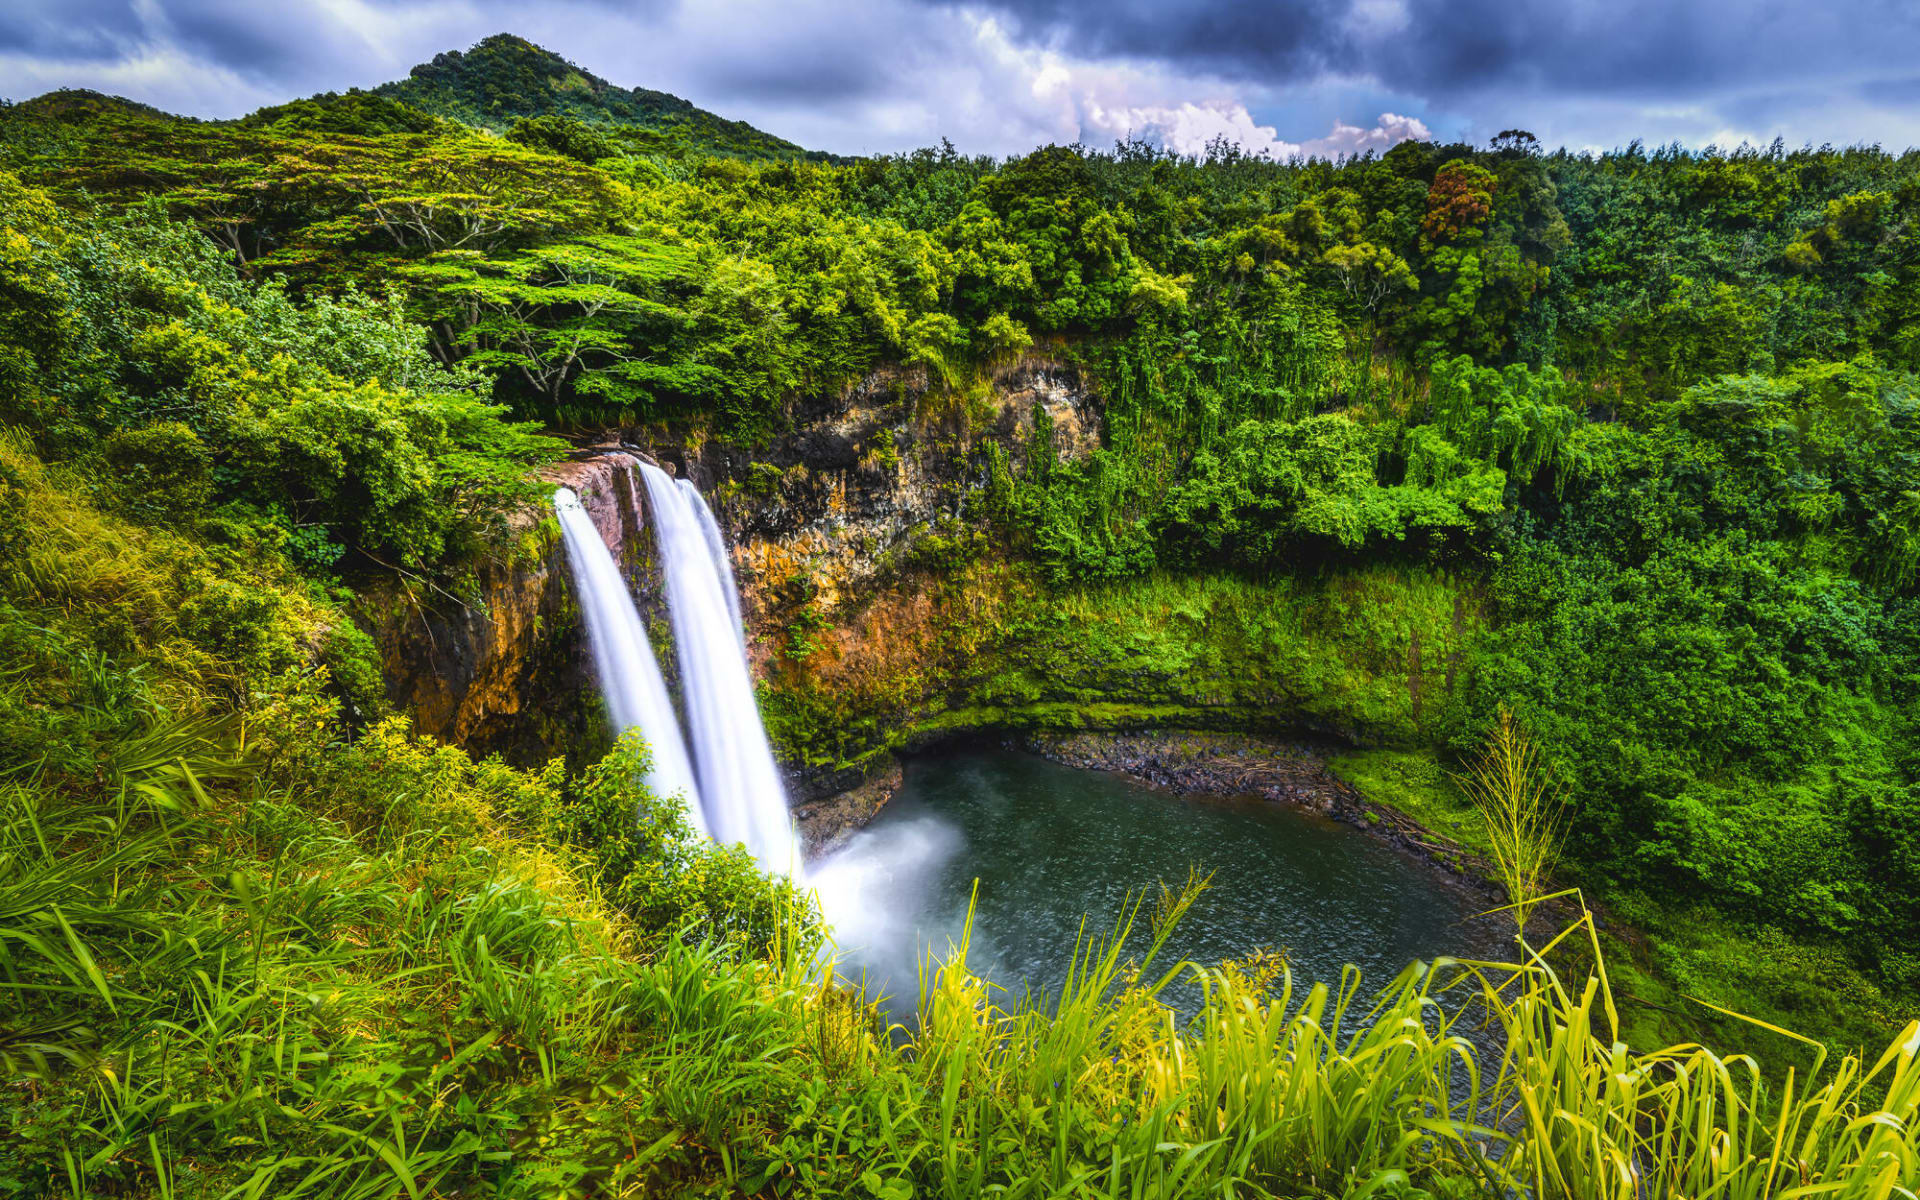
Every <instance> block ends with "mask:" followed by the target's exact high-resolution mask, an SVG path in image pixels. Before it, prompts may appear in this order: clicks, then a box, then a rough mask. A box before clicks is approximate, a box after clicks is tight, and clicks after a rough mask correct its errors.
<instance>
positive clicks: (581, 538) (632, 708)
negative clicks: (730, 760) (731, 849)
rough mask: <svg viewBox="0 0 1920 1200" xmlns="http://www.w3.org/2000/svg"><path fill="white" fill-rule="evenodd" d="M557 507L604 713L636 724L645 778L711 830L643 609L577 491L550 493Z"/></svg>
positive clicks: (625, 724)
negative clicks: (648, 754)
mask: <svg viewBox="0 0 1920 1200" xmlns="http://www.w3.org/2000/svg"><path fill="white" fill-rule="evenodd" d="M553 508H554V512H555V513H556V514H557V515H558V516H559V518H560V533H561V536H562V537H563V538H564V539H565V541H566V544H567V563H568V564H569V565H570V566H571V568H572V570H573V582H574V587H575V588H576V589H578V591H579V593H580V613H581V615H582V617H584V618H585V620H586V626H587V645H588V647H589V648H590V649H591V650H592V652H593V670H594V674H595V676H596V677H598V678H599V680H600V690H601V691H602V692H603V693H604V694H605V695H606V698H607V716H608V717H609V718H610V719H611V720H612V722H613V729H614V732H615V733H616V734H618V733H621V732H624V731H625V730H628V729H631V728H633V727H635V726H638V727H639V729H640V733H641V736H643V737H645V738H646V739H647V745H648V746H649V747H651V748H652V750H653V769H652V770H651V771H650V772H649V773H648V776H647V784H648V786H649V787H651V788H652V789H653V791H654V793H655V794H657V795H661V796H676V795H677V796H680V797H682V798H684V799H685V801H686V806H687V813H688V815H689V817H690V818H691V819H692V821H693V823H694V825H695V827H696V828H698V829H700V830H701V832H703V833H704V832H706V830H707V824H706V814H705V810H704V807H703V805H702V804H701V798H700V791H699V788H698V786H697V785H696V784H695V782H694V778H695V777H694V772H693V763H692V760H691V759H689V758H688V757H687V747H686V743H685V742H684V741H682V740H681V738H680V726H679V723H678V722H677V721H676V720H675V719H674V715H673V702H672V701H671V700H670V699H668V697H667V685H666V682H665V681H664V680H663V679H662V678H661V677H660V664H659V662H658V661H657V660H656V659H655V658H654V656H653V646H652V644H651V643H649V642H648V641H647V632H646V629H645V628H644V627H643V626H642V625H641V624H640V614H639V612H638V611H637V610H635V608H634V606H633V597H632V595H630V594H629V593H628V591H627V583H626V580H624V579H622V578H621V577H620V568H619V566H617V565H616V564H615V563H614V561H613V555H612V553H611V552H609V551H608V550H607V544H606V543H605V542H603V541H601V540H600V531H599V530H598V529H596V528H594V524H593V519H592V518H591V517H589V516H587V512H586V510H585V509H584V508H581V507H580V498H579V497H578V496H576V495H574V493H573V491H572V489H570V488H561V489H560V490H559V491H557V492H555V493H554V494H553Z"/></svg>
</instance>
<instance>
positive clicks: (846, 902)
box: [807, 816, 981, 1021]
mask: <svg viewBox="0 0 1920 1200" xmlns="http://www.w3.org/2000/svg"><path fill="white" fill-rule="evenodd" d="M964 848H965V838H964V837H962V835H961V833H960V830H959V829H958V828H957V827H956V826H955V825H954V824H953V823H952V822H951V821H946V820H942V819H941V818H939V817H934V816H920V817H915V818H913V819H912V820H909V821H902V822H897V823H894V824H890V825H887V826H885V827H883V828H879V829H863V830H860V831H859V832H857V833H855V834H854V835H853V837H852V838H851V839H850V840H849V841H848V842H847V844H846V845H845V846H844V847H842V848H841V849H839V850H836V851H834V852H833V853H832V854H829V855H828V856H827V857H825V858H823V859H821V860H820V861H819V862H816V863H814V864H813V866H812V867H811V868H809V869H808V871H807V884H808V886H809V887H810V888H811V889H812V890H813V894H814V897H815V898H816V899H817V900H818V901H819V903H820V915H821V916H822V917H824V918H825V919H826V923H827V927H828V929H829V930H831V937H832V953H833V954H834V956H835V958H836V960H837V962H836V970H837V971H838V973H839V974H840V976H841V977H842V978H843V979H846V980H847V981H848V982H850V983H857V984H863V985H864V990H865V992H866V995H867V998H868V999H870V1000H874V1001H876V1002H880V1003H882V1004H883V1006H884V1007H885V1008H886V1010H887V1011H888V1012H889V1013H890V1014H892V1016H893V1017H894V1019H896V1020H903V1021H904V1020H906V1019H907V1018H908V1015H909V1014H911V1012H912V1011H913V1009H914V1006H915V1003H916V1000H917V997H918V990H919V980H920V970H921V968H922V967H923V966H924V965H926V963H927V962H928V960H929V957H932V958H934V959H937V960H940V961H944V957H945V955H946V954H948V953H949V952H951V950H952V948H953V946H954V945H955V944H956V943H957V942H958V941H959V939H960V938H961V937H962V936H963V935H964V933H965V930H964V929H963V926H964V924H965V921H964V918H962V919H959V920H952V919H947V918H950V917H951V914H945V913H939V912H936V911H935V908H934V903H933V902H934V898H935V897H934V892H933V887H932V881H934V880H936V879H939V878H940V877H941V875H942V874H944V873H945V871H946V869H947V864H948V863H950V862H952V861H953V859H954V858H955V856H957V855H958V854H959V853H960V852H961V850H962V849H964ZM943 919H946V920H945V924H942V920H943ZM974 938H975V940H976V943H977V942H978V941H979V940H980V938H981V933H980V931H979V930H975V931H974ZM978 948H979V947H978V946H977V945H976V949H978Z"/></svg>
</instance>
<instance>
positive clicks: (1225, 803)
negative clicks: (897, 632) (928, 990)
mask: <svg viewBox="0 0 1920 1200" xmlns="http://www.w3.org/2000/svg"><path fill="white" fill-rule="evenodd" d="M1189 866H1193V867H1197V868H1199V869H1200V870H1201V871H1203V872H1204V871H1211V872H1213V886H1212V887H1211V888H1210V889H1208V891H1207V892H1206V893H1205V894H1203V895H1202V896H1201V897H1200V899H1199V901H1198V902H1197V903H1196V904H1195V905H1194V906H1193V908H1192V910H1191V911H1190V912H1189V913H1188V914H1187V916H1186V918H1185V919H1184V920H1183V921H1182V922H1181V924H1180V926H1179V929H1178V930H1177V931H1176V933H1175V934H1174V936H1173V938H1172V940H1171V941H1170V942H1169V944H1168V948H1167V950H1166V951H1165V952H1164V953H1165V954H1167V955H1168V956H1169V957H1168V958H1167V959H1166V960H1165V962H1164V964H1163V965H1166V966H1170V965H1172V963H1173V961H1175V960H1177V959H1180V958H1186V959H1191V960H1193V961H1196V962H1205V963H1217V962H1219V961H1220V960H1222V959H1226V958H1237V957H1240V956H1242V955H1245V954H1247V953H1249V952H1251V951H1253V950H1255V949H1258V948H1261V947H1267V948H1271V949H1274V950H1284V951H1286V952H1287V954H1288V956H1289V959H1290V961H1291V962H1292V965H1293V970H1294V976H1295V979H1296V980H1297V981H1301V982H1306V981H1312V980H1325V981H1326V982H1328V983H1329V984H1337V982H1338V981H1339V978H1340V973H1341V969H1342V968H1343V967H1344V966H1345V965H1346V964H1348V963H1352V964H1354V965H1355V966H1358V967H1359V968H1361V970H1362V972H1363V973H1364V978H1365V980H1366V981H1367V982H1368V983H1369V984H1370V985H1373V986H1369V987H1368V988H1366V989H1365V991H1366V992H1367V993H1368V994H1371V992H1372V991H1373V990H1374V987H1375V986H1382V985H1385V984H1386V983H1388V982H1390V981H1391V980H1392V979H1393V978H1394V976H1395V975H1397V974H1398V973H1399V972H1400V971H1401V970H1402V969H1403V968H1404V967H1405V966H1406V965H1407V964H1408V963H1409V962H1411V961H1413V960H1414V959H1416V958H1418V959H1432V958H1434V957H1435V956H1437V955H1442V954H1464V955H1474V956H1479V955H1485V954H1488V953H1494V952H1498V951H1499V950H1500V949H1501V946H1502V943H1501V939H1502V937H1503V936H1507V935H1506V927H1505V926H1504V923H1503V921H1502V919H1501V918H1498V917H1476V916H1475V914H1476V913H1477V912H1479V911H1481V909H1482V908H1483V907H1484V905H1482V904H1481V903H1479V902H1478V901H1477V900H1476V898H1475V897H1472V896H1470V895H1468V894H1466V893H1464V892H1463V891H1461V890H1460V889H1458V888H1457V887H1456V886H1455V885H1453V884H1452V883H1451V882H1449V881H1448V880H1447V879H1446V877H1445V876H1444V875H1442V874H1441V873H1440V872H1439V871H1438V870H1437V869H1436V868H1434V867H1432V866H1430V865H1428V864H1426V863H1423V862H1420V861H1418V860H1416V859H1413V858H1411V857H1409V856H1408V855H1406V854H1404V853H1403V852H1401V851H1398V850H1395V849H1394V848H1392V847H1390V846H1388V845H1385V844H1383V843H1382V842H1381V841H1379V840H1378V839H1376V838H1374V837H1372V836H1370V835H1369V834H1367V833H1365V832H1363V831H1360V830H1356V829H1353V828H1350V827H1348V826H1345V825H1342V824H1339V823H1337V822H1334V821H1330V820H1327V819H1325V818H1321V817H1317V816H1314V815H1312V814H1309V813H1306V812H1303V811H1301V810H1299V809H1296V808H1293V807H1291V806H1287V805H1281V804H1275V803H1273V802H1270V801H1266V800H1260V799H1257V798H1250V797H1249V798H1214V797H1176V796H1171V795H1168V794H1166V793H1164V792H1159V791H1156V790H1153V789H1150V788H1146V787H1142V786H1140V785H1138V784H1135V783H1132V782H1130V781H1128V780H1126V779H1124V778H1122V777H1120V776H1118V775H1113V774H1108V773H1105V772H1097V771H1081V770H1076V769H1074V768H1071V767H1063V766H1059V765H1057V764H1055V763H1051V762H1048V761H1046V760H1044V759H1041V758H1037V757H1034V756H1031V755H1026V754H1018V753H1013V752H1008V751H998V750H986V751H977V750H970V751H964V752H953V753H948V754H942V755H938V756H930V757H923V758H919V759H915V760H913V761H912V762H910V763H909V764H908V766H907V770H906V779H905V781H904V784H903V786H902V787H901V789H900V792H899V793H898V795H897V796H896V798H895V799H894V800H893V802H892V803H891V804H889V805H888V806H887V808H886V809H885V810H884V811H883V812H882V813H881V815H880V816H879V817H878V818H877V819H876V820H875V821H874V823H873V824H872V825H871V826H869V827H868V828H867V829H866V830H864V831H862V833H861V834H860V835H858V836H857V837H856V839H855V841H854V842H853V843H852V844H851V845H849V846H848V847H847V849H846V850H844V851H842V852H841V853H839V854H837V855H835V856H833V857H832V858H831V859H829V860H827V861H826V862H824V863H822V864H820V865H819V866H818V867H817V868H816V869H815V870H814V871H813V872H812V874H811V876H810V877H811V878H812V879H813V881H814V882H815V883H816V885H817V886H819V888H820V891H821V897H822V901H823V904H824V905H825V907H826V909H827V912H828V916H829V919H830V920H832V921H833V922H834V925H835V929H836V933H837V940H838V942H839V944H840V947H841V950H842V952H843V953H844V954H845V956H846V962H845V964H844V966H843V970H845V971H847V972H848V973H849V974H854V975H857V974H859V973H860V972H861V971H863V970H864V971H866V972H867V973H868V978H869V983H870V985H871V984H874V983H878V984H879V985H880V986H881V987H882V988H884V990H886V991H887V992H888V993H890V994H891V995H892V996H894V997H895V998H896V1001H899V1000H904V1001H905V1003H904V1005H903V1004H900V1003H897V1002H896V1003H895V1004H894V1005H892V1006H891V1007H892V1008H893V1010H894V1011H895V1012H901V1011H903V1010H910V1009H911V1007H912V1003H913V998H914V996H915V994H916V988H917V983H916V964H917V962H918V961H919V960H920V959H921V958H922V957H923V956H924V955H925V954H926V953H927V951H928V950H930V949H931V950H934V951H938V952H941V953H944V952H945V951H946V949H947V947H948V945H949V944H950V943H951V942H952V941H954V940H957V939H958V937H959V936H960V931H961V929H962V927H963V924H964V921H965V917H966V910H967V901H968V897H969V894H970V893H971V891H972V888H973V885H974V881H975V880H976V879H978V881H979V901H978V906H977V908H976V911H975V916H974V927H973V939H972V947H971V953H970V955H969V960H970V962H971V963H972V965H973V967H974V968H975V969H976V970H978V971H981V972H982V973H983V974H985V975H987V976H988V977H989V978H991V979H993V980H994V981H995V982H997V983H999V984H1001V985H1003V986H1005V987H1007V988H1008V989H1010V990H1011V991H1013V992H1015V993H1018V992H1020V991H1021V990H1023V989H1024V988H1027V987H1031V988H1033V989H1034V990H1036V991H1039V992H1043V993H1044V992H1048V991H1051V990H1053V988H1054V987H1055V986H1056V985H1057V983H1058V981H1059V980H1060V979H1061V978H1062V977H1063V976H1064V974H1065V972H1066V969H1067V964H1068V958H1069V956H1070V954H1071V953H1072V950H1073V945H1074V937H1075V934H1076V933H1077V932H1078V931H1079V929H1080V927H1081V921H1082V918H1083V917H1085V918H1086V921H1087V927H1088V928H1089V929H1090V930H1093V931H1097V932H1105V931H1107V930H1108V929H1110V928H1111V927H1112V925H1113V923H1114V921H1115V919H1116V918H1117V917H1118V916H1119V914H1120V913H1121V911H1122V908H1123V906H1124V905H1125V903H1126V900H1127V895H1128V893H1129V891H1132V892H1134V893H1138V892H1139V891H1140V889H1142V888H1151V887H1154V886H1155V885H1156V884H1158V883H1159V882H1161V881H1165V882H1166V883H1167V884H1168V885H1169V886H1177V885H1178V884H1179V883H1180V882H1181V881H1183V880H1184V879H1185V878H1186V877H1187V871H1188V868H1189ZM1145 911H1146V912H1151V900H1150V901H1149V905H1148V908H1147V909H1146V910H1145ZM1142 924H1143V925H1144V922H1143V923H1142ZM1141 944H1144V942H1142V943H1141ZM1167 998H1168V1000H1169V1001H1170V1002H1172V1003H1173V1004H1174V1005H1175V1007H1176V1008H1180V1007H1185V1003H1186V1002H1187V1001H1189V1000H1190V999H1191V997H1189V996H1182V995H1170V996H1168V997H1167Z"/></svg>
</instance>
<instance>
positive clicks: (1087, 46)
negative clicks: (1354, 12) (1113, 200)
mask: <svg viewBox="0 0 1920 1200" xmlns="http://www.w3.org/2000/svg"><path fill="white" fill-rule="evenodd" d="M944 6H947V7H952V6H951V5H944ZM959 7H977V8H982V9H988V10H992V11H997V12H999V13H1001V14H1003V15H1005V16H1007V17H1009V18H1011V19H1012V21H1013V22H1014V24H1015V26H1016V28H1017V29H1018V30H1019V32H1020V33H1021V34H1022V35H1024V36H1026V37H1027V38H1030V39H1033V40H1043V41H1046V42H1049V43H1053V44H1056V45H1060V46H1062V47H1063V48H1067V49H1071V50H1073V51H1074V52H1076V53H1080V54H1085V55H1088V56H1091V57H1106V56H1111V55H1119V56H1123V57H1126V58H1138V59H1155V60H1170V61H1178V62H1185V63H1190V64H1192V65H1194V66H1197V67H1200V68H1202V69H1205V70H1208V71H1210V72H1213V73H1217V74H1222V75H1241V76H1247V75H1261V74H1274V73H1280V74H1285V75H1290V76H1298V75H1301V74H1305V73H1319V72H1320V71H1323V70H1327V69H1335V70H1338V69H1343V68H1345V67H1346V66H1347V65H1349V64H1350V63H1351V62H1352V61H1353V60H1354V58H1355V56H1356V54H1357V53H1358V51H1359V47H1358V46H1357V45H1356V44H1355V40H1354V38H1353V36H1352V32H1351V31H1350V30H1349V29H1348V28H1347V27H1346V23H1345V22H1346V16H1347V12H1348V9H1349V5H1348V3H1347V2H1346V0H1273V2H1269V3H1257V4H1236V3H1231V2H1229V0H1201V2H1199V3H1190V4H1164V3H1154V2H1153V0H987V2H986V3H983V4H974V5H960V6H959Z"/></svg>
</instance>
